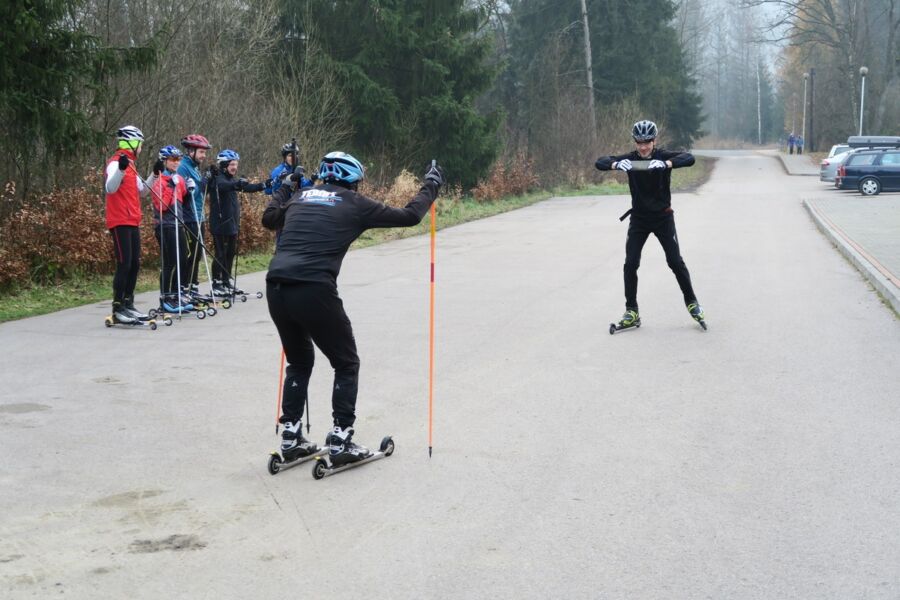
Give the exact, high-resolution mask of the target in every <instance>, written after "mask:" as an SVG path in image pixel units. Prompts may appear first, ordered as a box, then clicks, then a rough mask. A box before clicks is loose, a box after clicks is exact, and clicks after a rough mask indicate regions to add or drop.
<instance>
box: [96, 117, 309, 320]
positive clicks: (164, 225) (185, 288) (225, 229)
mask: <svg viewBox="0 0 900 600" xmlns="http://www.w3.org/2000/svg"><path fill="white" fill-rule="evenodd" d="M116 138H117V142H118V147H117V149H116V152H115V153H114V154H113V155H112V156H111V157H110V158H109V160H108V161H107V164H106V183H105V191H106V226H107V228H108V229H109V231H110V234H111V236H112V241H113V253H114V255H115V260H116V271H115V275H114V277H113V306H112V309H113V311H112V319H113V322H115V323H122V324H136V323H139V322H141V321H146V320H147V319H148V318H149V317H148V315H147V314H145V313H143V312H142V311H140V310H138V309H137V308H136V307H135V305H134V288H135V285H136V283H137V276H138V272H139V270H140V260H141V242H140V232H139V227H140V225H141V220H142V211H141V204H140V201H141V198H146V197H148V196H149V199H150V201H151V205H152V213H153V227H154V235H155V237H156V239H157V242H158V243H159V245H160V281H159V289H160V301H159V312H166V313H183V312H187V311H191V310H193V309H194V306H193V305H194V304H195V303H197V302H198V301H199V302H203V301H204V300H205V301H209V300H210V298H209V296H208V295H207V296H204V295H203V294H201V292H200V286H199V276H200V266H201V264H203V263H204V262H205V257H204V252H205V246H204V244H203V240H204V239H205V237H204V236H205V229H206V227H207V225H208V227H209V232H210V234H211V235H212V238H213V241H214V245H215V255H214V256H213V257H209V258H210V259H211V264H210V267H211V271H212V272H211V280H212V281H211V292H212V295H213V296H218V297H228V296H231V295H233V294H243V293H244V292H243V291H242V290H240V289H237V288H236V287H235V283H234V279H233V276H232V275H233V271H234V264H235V259H236V254H237V239H238V233H239V230H240V219H241V207H240V200H239V197H238V193H239V192H246V193H256V192H262V191H265V192H266V193H267V194H269V195H271V194H273V193H274V192H275V191H276V190H277V189H278V188H279V187H280V185H281V183H282V181H281V180H282V177H281V176H283V175H290V174H291V173H293V171H294V167H293V163H294V161H295V160H296V155H297V149H296V144H295V143H293V142H292V143H291V144H285V145H284V146H283V147H282V151H281V156H282V162H281V164H279V165H278V166H277V167H275V169H274V170H273V172H272V177H271V178H269V179H267V180H266V181H265V182H259V183H251V182H250V181H248V180H247V179H245V178H243V177H239V176H238V174H237V171H238V167H239V163H240V155H239V154H238V153H237V152H235V151H234V150H230V149H225V150H222V151H221V152H219V153H218V154H217V155H216V156H215V159H214V161H213V162H212V164H210V165H209V166H208V167H207V168H206V169H205V170H204V169H203V167H204V164H205V162H206V161H207V158H208V154H209V152H210V150H211V148H212V146H211V144H210V143H209V140H207V139H206V137H204V136H203V135H199V134H190V135H187V136H185V137H184V138H182V140H181V147H182V149H179V148H177V147H175V146H165V147H163V148H162V149H160V150H159V153H158V154H157V157H156V158H157V160H156V162H155V163H154V165H153V169H152V174H151V175H150V176H149V177H148V178H146V179H144V178H142V177H141V176H140V175H139V174H138V171H137V168H136V161H137V157H138V155H139V154H140V153H141V150H142V146H143V142H144V134H143V133H142V132H141V130H140V129H138V128H137V127H134V126H131V125H129V126H126V127H122V128H121V129H119V130H118V132H117V134H116ZM307 181H308V180H307ZM207 199H208V200H209V202H208V207H209V216H208V218H207V214H206V211H205V206H206V205H207V202H206V200H207Z"/></svg>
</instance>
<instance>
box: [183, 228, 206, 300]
mask: <svg viewBox="0 0 900 600" xmlns="http://www.w3.org/2000/svg"><path fill="white" fill-rule="evenodd" d="M185 225H186V226H187V227H190V228H191V231H190V232H186V233H187V249H188V263H189V264H190V272H189V273H188V277H187V278H186V279H187V281H188V282H189V283H192V284H193V285H197V284H199V283H200V279H199V274H200V263H202V262H203V255H202V253H201V249H200V242H201V241H202V240H203V223H191V222H186V223H185Z"/></svg>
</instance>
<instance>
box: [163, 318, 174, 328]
mask: <svg viewBox="0 0 900 600" xmlns="http://www.w3.org/2000/svg"><path fill="white" fill-rule="evenodd" d="M163 324H164V325H165V326H166V327H171V326H172V317H165V318H164V319H163Z"/></svg>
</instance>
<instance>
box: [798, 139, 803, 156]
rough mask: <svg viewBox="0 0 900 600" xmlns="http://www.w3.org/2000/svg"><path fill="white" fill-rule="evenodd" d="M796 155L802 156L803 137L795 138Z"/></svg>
mask: <svg viewBox="0 0 900 600" xmlns="http://www.w3.org/2000/svg"><path fill="white" fill-rule="evenodd" d="M797 154H803V136H802V135H798V136H797Z"/></svg>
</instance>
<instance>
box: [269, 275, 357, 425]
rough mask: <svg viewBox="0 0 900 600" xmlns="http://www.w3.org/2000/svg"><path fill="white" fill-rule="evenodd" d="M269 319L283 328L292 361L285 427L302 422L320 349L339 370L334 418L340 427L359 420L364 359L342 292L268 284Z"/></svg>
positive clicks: (287, 381)
mask: <svg viewBox="0 0 900 600" xmlns="http://www.w3.org/2000/svg"><path fill="white" fill-rule="evenodd" d="M266 299H267V300H268V302H269V314H270V315H272V320H273V321H274V322H275V327H276V328H277V329H278V335H279V336H280V337H281V345H282V347H283V348H284V353H285V356H286V357H287V363H288V366H287V372H286V375H285V378H284V388H283V390H282V400H281V411H282V416H281V422H282V423H284V422H286V421H299V420H300V419H301V418H302V417H303V405H304V404H305V403H306V398H307V388H308V387H309V377H310V375H312V369H313V362H314V360H315V352H314V350H313V344H315V345H316V346H317V347H318V348H319V350H321V351H322V353H323V354H324V355H325V356H326V357H328V360H329V362H331V366H332V367H333V368H334V387H333V388H332V393H331V410H332V413H331V416H332V417H333V418H334V423H335V425H340V426H341V427H349V426H351V425H353V423H354V422H355V421H356V394H357V390H358V387H359V356H357V354H356V340H355V339H354V338H353V328H352V327H351V325H350V319H348V318H347V313H345V312H344V303H343V302H341V299H340V297H339V296H338V293H337V288H335V287H334V286H333V285H331V284H328V283H297V284H279V283H271V282H269V283H267V284H266Z"/></svg>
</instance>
